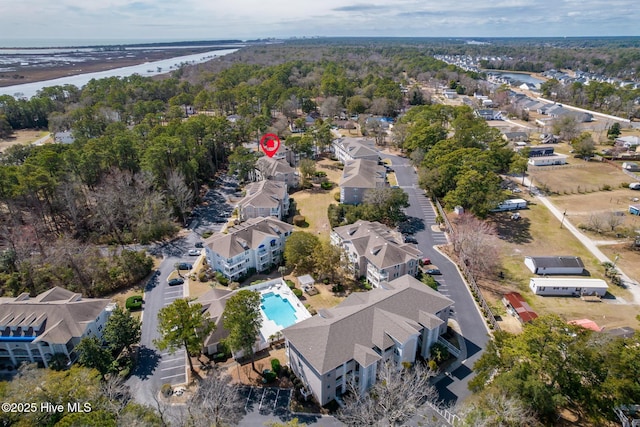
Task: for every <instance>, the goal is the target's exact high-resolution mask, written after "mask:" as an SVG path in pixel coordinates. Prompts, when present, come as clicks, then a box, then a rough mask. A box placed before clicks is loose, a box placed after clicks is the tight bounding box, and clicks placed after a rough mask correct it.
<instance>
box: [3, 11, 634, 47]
mask: <svg viewBox="0 0 640 427" xmlns="http://www.w3.org/2000/svg"><path fill="white" fill-rule="evenodd" d="M638 23H640V8H639V7H638V3H637V0H491V1H489V0H422V1H411V0H397V1H368V0H286V1H285V0H227V1H224V2H223V1H220V0H134V1H129V0H0V46H2V45H3V44H4V45H6V40H7V39H13V40H22V41H24V40H41V39H51V40H60V39H66V40H100V39H109V40H143V39H149V40H205V39H207V40H212V39H243V40H244V39H254V38H266V37H275V38H288V37H313V36H404V37H536V36H538V37H545V36H553V37H557V36H569V37H570V36H636V35H640V34H639V32H640V30H639V29H640V26H638ZM16 45H18V44H16ZM22 45H24V43H23V44H22Z"/></svg>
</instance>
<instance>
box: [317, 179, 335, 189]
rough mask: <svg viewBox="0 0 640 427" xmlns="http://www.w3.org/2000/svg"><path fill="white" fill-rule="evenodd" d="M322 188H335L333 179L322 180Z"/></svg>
mask: <svg viewBox="0 0 640 427" xmlns="http://www.w3.org/2000/svg"><path fill="white" fill-rule="evenodd" d="M320 188H322V189H323V190H331V189H332V188H333V182H331V181H324V182H321V183H320Z"/></svg>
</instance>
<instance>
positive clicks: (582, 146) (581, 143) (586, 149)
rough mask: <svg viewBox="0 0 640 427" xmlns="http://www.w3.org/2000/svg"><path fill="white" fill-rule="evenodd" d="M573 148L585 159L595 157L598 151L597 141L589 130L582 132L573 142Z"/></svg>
mask: <svg viewBox="0 0 640 427" xmlns="http://www.w3.org/2000/svg"><path fill="white" fill-rule="evenodd" d="M572 145H573V149H574V150H576V154H577V155H578V156H580V157H582V158H583V159H585V160H588V159H590V158H591V157H593V154H594V153H595V151H596V143H595V142H593V138H592V137H591V134H590V133H589V132H583V133H581V134H580V135H579V136H578V137H577V138H576V139H575V140H573V142H572Z"/></svg>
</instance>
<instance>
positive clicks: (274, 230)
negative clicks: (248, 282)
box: [204, 217, 293, 280]
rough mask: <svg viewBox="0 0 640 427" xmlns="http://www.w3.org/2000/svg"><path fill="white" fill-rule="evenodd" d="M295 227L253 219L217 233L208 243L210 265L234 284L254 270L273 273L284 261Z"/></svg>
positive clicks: (270, 220) (205, 243)
mask: <svg viewBox="0 0 640 427" xmlns="http://www.w3.org/2000/svg"><path fill="white" fill-rule="evenodd" d="M292 231H293V226H292V225H290V224H287V223H286V222H282V221H279V220H277V219H275V218H272V217H259V218H251V219H248V220H247V221H246V222H243V223H240V224H238V225H234V226H233V227H230V228H228V229H227V233H214V234H213V235H211V236H210V237H208V238H207V239H205V241H204V248H205V255H206V257H207V262H208V264H209V265H210V266H211V268H212V269H213V270H216V271H219V272H220V273H222V274H223V275H224V276H225V277H227V278H228V279H230V280H238V279H239V278H240V277H242V276H245V275H247V274H248V273H249V272H250V271H251V270H250V269H255V271H256V272H261V271H267V270H270V269H271V268H272V267H273V266H274V265H277V264H279V263H280V261H281V260H282V253H283V252H284V243H285V241H286V239H287V238H288V237H289V236H290V235H291V232H292Z"/></svg>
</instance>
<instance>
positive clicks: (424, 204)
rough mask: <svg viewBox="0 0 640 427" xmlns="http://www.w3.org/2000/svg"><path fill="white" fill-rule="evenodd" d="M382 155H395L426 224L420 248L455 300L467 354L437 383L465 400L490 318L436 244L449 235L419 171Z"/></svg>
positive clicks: (416, 213) (448, 397) (413, 208)
mask: <svg viewBox="0 0 640 427" xmlns="http://www.w3.org/2000/svg"><path fill="white" fill-rule="evenodd" d="M381 157H382V158H383V159H384V158H389V159H391V161H392V163H393V169H394V170H395V172H396V177H397V179H398V185H399V186H400V188H402V189H403V190H404V191H405V192H406V193H407V194H408V195H409V204H410V206H409V207H408V208H407V209H406V210H405V212H406V214H407V215H408V216H410V217H414V218H417V219H418V220H422V222H423V224H422V225H418V229H419V231H417V232H416V233H415V237H416V239H417V240H418V248H419V249H420V250H421V251H422V253H423V254H424V256H425V257H428V258H430V259H431V261H432V263H433V264H435V265H436V266H437V267H438V268H439V269H440V271H441V272H442V276H436V279H437V281H438V282H439V283H440V286H439V288H438V290H439V291H440V292H441V293H442V294H443V295H446V296H447V297H449V298H451V299H452V300H453V301H454V303H455V304H454V306H453V312H452V317H453V318H454V319H455V320H456V321H457V322H458V324H459V325H460V331H461V333H462V335H463V336H464V340H465V344H466V351H467V354H466V357H464V360H463V363H462V364H461V365H460V366H459V367H458V368H457V369H455V370H454V371H453V372H452V377H444V378H443V379H442V380H440V381H439V382H438V383H437V388H438V391H439V393H440V397H441V399H442V400H444V401H446V402H456V401H461V400H464V399H465V398H466V397H468V396H470V395H471V392H470V391H469V389H468V387H467V384H468V382H469V380H470V379H471V378H472V377H473V375H472V370H471V369H472V367H473V364H474V363H475V362H476V360H478V358H479V357H480V355H481V354H482V350H483V349H484V348H485V347H486V345H487V342H488V341H489V336H488V329H487V326H486V322H485V320H484V318H483V317H482V315H481V314H480V312H479V310H478V308H477V306H476V303H475V301H474V299H473V297H472V296H471V293H470V292H469V289H468V288H467V285H466V284H465V282H464V280H463V279H462V277H461V275H460V273H459V271H458V269H457V267H456V265H455V264H454V263H453V262H451V261H450V260H449V259H448V258H446V257H445V256H443V255H442V254H441V253H440V252H438V251H437V250H435V249H434V247H433V246H435V245H441V244H446V243H447V238H446V235H445V234H444V233H442V232H440V231H434V230H433V229H432V226H434V225H436V221H435V218H436V212H435V210H434V207H433V205H432V204H431V202H430V200H429V199H428V198H427V197H426V196H425V194H424V191H423V190H421V189H420V188H419V187H418V175H417V174H416V173H415V170H414V168H413V167H412V166H411V164H410V161H409V159H407V158H404V157H399V156H393V155H389V154H386V153H381ZM412 222H418V221H416V220H414V221H412Z"/></svg>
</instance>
